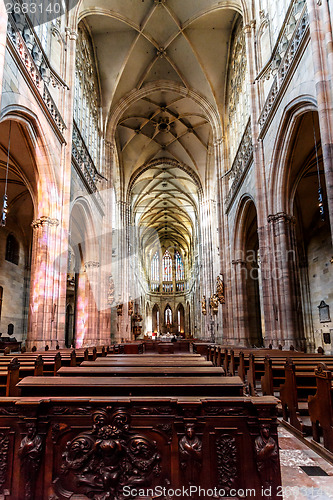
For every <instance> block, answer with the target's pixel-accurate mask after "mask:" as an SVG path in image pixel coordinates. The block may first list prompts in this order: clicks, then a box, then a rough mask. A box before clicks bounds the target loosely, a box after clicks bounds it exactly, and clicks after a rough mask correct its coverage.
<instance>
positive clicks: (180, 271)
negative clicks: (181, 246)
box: [175, 251, 184, 281]
mask: <svg viewBox="0 0 333 500" xmlns="http://www.w3.org/2000/svg"><path fill="white" fill-rule="evenodd" d="M175 259H176V281H183V280H184V262H183V259H182V258H181V255H180V253H179V252H178V251H176V252H175Z"/></svg>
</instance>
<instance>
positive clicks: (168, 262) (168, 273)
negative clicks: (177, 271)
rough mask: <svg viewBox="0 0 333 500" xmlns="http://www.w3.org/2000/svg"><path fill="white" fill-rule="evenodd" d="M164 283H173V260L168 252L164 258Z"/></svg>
mask: <svg viewBox="0 0 333 500" xmlns="http://www.w3.org/2000/svg"><path fill="white" fill-rule="evenodd" d="M163 281H172V258H171V255H170V253H169V252H168V250H167V251H166V252H165V254H164V256H163Z"/></svg>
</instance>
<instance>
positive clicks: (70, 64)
mask: <svg viewBox="0 0 333 500" xmlns="http://www.w3.org/2000/svg"><path fill="white" fill-rule="evenodd" d="M76 38H77V33H76V32H75V31H71V30H69V29H67V30H66V42H67V44H66V48H67V50H66V64H65V78H64V79H65V80H66V82H67V84H68V90H67V92H66V94H65V98H64V103H63V106H61V108H62V109H64V110H65V113H64V116H63V119H64V122H65V123H66V127H67V129H66V131H65V140H66V143H65V144H64V145H63V151H62V158H61V161H60V167H59V168H60V170H61V172H62V174H61V176H60V185H59V193H61V196H59V200H60V201H59V205H60V209H59V212H60V216H59V218H60V233H61V234H60V237H59V245H58V250H59V254H58V269H59V282H58V286H57V293H58V303H59V307H58V309H57V337H58V341H59V345H60V347H64V346H65V328H66V290H67V260H68V242H69V235H68V233H69V212H70V189H71V165H72V132H73V100H74V81H75V51H76Z"/></svg>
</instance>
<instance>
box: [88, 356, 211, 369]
mask: <svg viewBox="0 0 333 500" xmlns="http://www.w3.org/2000/svg"><path fill="white" fill-rule="evenodd" d="M157 365H158V366H186V367H188V366H213V365H212V363H211V362H210V361H201V360H196V359H192V360H191V359H185V360H184V359H182V360H177V359H159V360H158V361H157V360H156V359H146V358H141V359H113V358H97V359H96V360H95V361H83V362H82V363H81V365H80V366H152V367H154V366H157Z"/></svg>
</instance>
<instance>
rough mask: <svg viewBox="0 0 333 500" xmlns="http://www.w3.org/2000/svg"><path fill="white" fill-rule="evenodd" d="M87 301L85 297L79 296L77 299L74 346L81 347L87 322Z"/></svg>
mask: <svg viewBox="0 0 333 500" xmlns="http://www.w3.org/2000/svg"><path fill="white" fill-rule="evenodd" d="M87 310H88V303H87V299H86V297H83V296H79V297H78V299H77V320H76V347H82V345H83V341H84V337H85V333H86V325H87V322H88V314H87Z"/></svg>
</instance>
